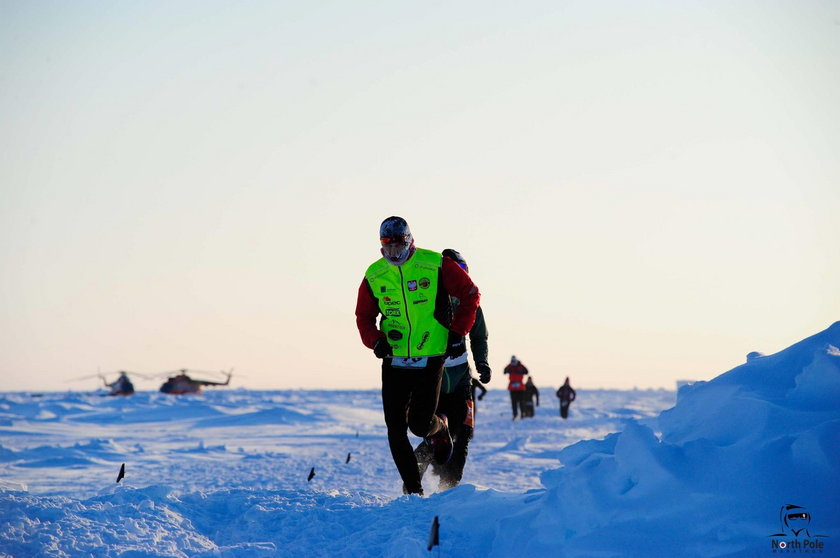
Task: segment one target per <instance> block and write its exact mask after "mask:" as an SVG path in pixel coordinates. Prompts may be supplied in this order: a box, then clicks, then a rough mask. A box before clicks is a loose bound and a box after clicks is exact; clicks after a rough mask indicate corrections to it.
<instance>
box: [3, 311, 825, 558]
mask: <svg viewBox="0 0 840 558" xmlns="http://www.w3.org/2000/svg"><path fill="white" fill-rule="evenodd" d="M837 347H840V322H839V323H835V324H834V325H833V326H831V327H830V328H829V329H827V330H826V331H824V332H822V333H820V334H818V335H815V336H813V337H810V338H808V339H806V340H804V341H802V342H800V343H797V344H796V345H794V346H792V347H790V348H789V349H787V350H785V351H782V352H780V353H777V354H775V355H769V356H760V355H753V356H752V357H751V358H750V360H749V361H748V362H746V363H745V364H743V365H741V366H738V367H736V368H734V369H733V370H731V371H730V372H728V373H726V374H723V375H721V376H719V377H717V378H715V379H714V380H712V381H710V382H705V383H698V384H694V385H692V386H688V387H685V388H683V389H681V391H680V394H679V402H678V404H677V405H676V406H675V407H674V403H675V400H676V394H675V393H674V392H668V391H587V390H583V389H581V390H579V391H578V400H577V401H576V402H575V403H574V404H573V406H572V414H571V416H570V418H569V419H568V420H565V421H564V420H562V419H561V418H560V417H559V415H558V410H557V402H556V398H555V397H554V394H553V392H554V390H555V389H556V388H557V387H558V386H540V387H541V389H542V405H541V406H540V407H539V408H538V409H537V414H536V417H535V418H533V419H526V420H523V421H517V422H513V421H511V415H510V404H509V400H508V397H507V393H506V392H505V391H502V390H491V391H490V392H489V393H488V395H487V396H486V397H485V398H484V400H483V401H481V402H479V404H478V424H477V427H476V435H475V438H474V440H473V442H472V444H471V446H470V449H471V451H470V457H469V461H468V463H467V468H466V471H465V474H464V479H463V483H462V484H461V485H460V486H459V487H457V488H455V489H452V490H448V491H443V492H438V491H436V479H435V478H434V477H432V476H427V478H425V479H424V484H425V487H426V493H427V496H426V497H423V498H421V497H417V496H404V495H402V494H401V490H400V487H401V482H400V481H399V478H398V475H397V473H396V469H395V467H394V465H393V462H392V460H391V457H390V454H389V452H388V447H387V442H386V439H385V428H384V424H383V420H382V414H381V409H380V401H379V394H378V392H376V391H275V392H271V391H247V390H237V389H218V390H208V391H207V392H206V393H205V394H204V395H201V396H167V395H164V394H159V393H149V392H141V393H138V394H136V395H134V396H132V397H126V398H121V397H118V398H111V397H101V396H97V395H89V394H80V393H45V394H40V395H39V394H25V393H5V394H0V555H2V556H15V557H25V556H88V555H93V556H125V557H141V556H231V557H232V556H309V557H320V556H325V557H326V556H331V557H332V556H353V557H356V556H370V557H379V556H394V557H402V556H417V557H420V556H430V555H431V556H453V557H455V556H457V557H459V558H464V557H470V556H476V557H483V556H491V557H510V556H528V557H541V556H551V557H562V556H587V557H588V556H643V555H644V556H704V557H706V556H770V555H773V554H777V553H786V554H790V553H792V552H798V553H805V551H806V550H807V551H808V553H813V554H823V555H825V556H840V505H838V502H840V405H839V404H840V350H838V348H837ZM746 349H750V348H746ZM746 352H747V351H746V350H745V354H746ZM733 364H735V363H733ZM371 366H372V367H373V368H372V373H374V372H375V366H376V363H375V362H373V361H372V362H371ZM498 372H499V371H497V374H498ZM499 376H500V375H499ZM574 379H575V378H574V376H573V377H572V380H573V385H574ZM499 384H501V380H500V379H499V378H498V377H497V379H496V380H494V385H499ZM672 407H673V408H672ZM348 456H349V461H348ZM123 463H125V478H124V479H123V480H122V481H121V482H119V483H117V482H116V479H117V474H118V471H119V469H120V465H121V464H123ZM313 467H314V472H315V476H314V477H313V478H312V479H311V480H307V479H308V476H309V474H310V471H311V470H312V468H313ZM789 505H796V506H801V508H790V509H789V510H788V509H787V508H786V506H789ZM803 513H806V514H807V515H802V514H803ZM435 516H438V517H439V520H440V546H438V547H435V548H434V549H433V550H432V551H431V552H429V551H428V550H427V541H428V536H429V529H430V526H431V523H432V520H433V518H434V517H435ZM788 516H790V517H789V518H788ZM786 519H787V521H785V520H786ZM806 523H807V525H806V526H805V528H804V530H802V531H798V527H797V526H799V527H801V526H803V525H805V524H806ZM797 531H798V535H797V534H796V532H797Z"/></svg>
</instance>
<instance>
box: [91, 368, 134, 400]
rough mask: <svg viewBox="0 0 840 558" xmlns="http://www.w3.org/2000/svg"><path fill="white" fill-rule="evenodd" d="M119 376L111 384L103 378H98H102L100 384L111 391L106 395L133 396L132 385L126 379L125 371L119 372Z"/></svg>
mask: <svg viewBox="0 0 840 558" xmlns="http://www.w3.org/2000/svg"><path fill="white" fill-rule="evenodd" d="M119 374H120V375H119V376H117V379H116V380H114V381H113V382H111V383H108V380H106V379H105V376H102V375H100V376H99V377H100V378H102V383H104V384H105V387H107V388H110V389H111V392H110V393H108V395H133V394H134V384H132V383H131V380H130V379H129V378H128V373H127V372H126V371H125V370H120V372H119Z"/></svg>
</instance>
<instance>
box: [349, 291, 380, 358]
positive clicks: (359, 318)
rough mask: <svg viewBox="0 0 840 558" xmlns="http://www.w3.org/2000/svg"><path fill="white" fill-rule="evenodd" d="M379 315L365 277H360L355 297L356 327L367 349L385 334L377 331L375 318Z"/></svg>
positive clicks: (377, 306) (377, 305) (376, 304)
mask: <svg viewBox="0 0 840 558" xmlns="http://www.w3.org/2000/svg"><path fill="white" fill-rule="evenodd" d="M378 316H379V304H378V303H377V301H376V298H375V297H374V296H373V293H372V292H371V290H370V285H368V282H367V279H362V284H361V285H359V294H358V296H357V297H356V327H357V328H359V335H361V337H362V343H364V345H365V347H367V348H368V349H372V348H373V346H374V345H376V342H377V341H379V339H380V338H381V337H385V334H384V333H382V332H381V331H379V327H377V324H376V318H377V317H378Z"/></svg>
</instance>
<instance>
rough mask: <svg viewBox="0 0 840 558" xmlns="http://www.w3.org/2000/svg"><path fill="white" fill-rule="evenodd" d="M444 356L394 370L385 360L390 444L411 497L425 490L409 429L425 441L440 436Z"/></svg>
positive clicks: (384, 401)
mask: <svg viewBox="0 0 840 558" xmlns="http://www.w3.org/2000/svg"><path fill="white" fill-rule="evenodd" d="M443 360H444V357H442V356H439V357H429V362H428V365H427V366H426V367H425V368H419V369H410V368H394V367H393V366H391V359H390V358H386V359H383V361H382V410H383V412H384V413H385V426H386V427H387V429H388V445H389V446H390V448H391V457H393V458H394V464H395V465H396V466H397V471H399V473H400V477H402V480H403V483H405V490H406V492H408V493H409V494H419V493H421V492H422V491H423V485H422V484H421V482H420V471H419V469H418V467H417V458H416V457H415V456H414V448H413V447H412V446H411V442H410V441H409V439H408V432H407V431H408V430H411V433H412V434H414V435H415V436H420V437H421V438H425V437H427V436H431V435H432V434H434V433H436V432H437V431H438V430H439V429H440V427H441V425H442V422H441V421H440V420H439V419H438V418H437V417H436V416H435V409H437V404H438V395H439V394H440V381H441V377H442V375H443Z"/></svg>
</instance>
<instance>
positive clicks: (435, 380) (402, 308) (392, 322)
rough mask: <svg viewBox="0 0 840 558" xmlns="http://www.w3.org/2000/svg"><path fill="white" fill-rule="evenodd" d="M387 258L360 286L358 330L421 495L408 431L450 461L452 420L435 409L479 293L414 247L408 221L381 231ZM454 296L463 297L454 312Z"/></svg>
mask: <svg viewBox="0 0 840 558" xmlns="http://www.w3.org/2000/svg"><path fill="white" fill-rule="evenodd" d="M379 238H380V242H381V245H382V247H381V250H380V252H381V254H382V256H383V257H382V258H380V259H379V260H377V261H375V262H374V263H372V264H371V265H370V266H369V267H368V269H367V271H366V272H365V277H364V279H362V283H361V285H359V291H358V294H357V297H356V326H357V327H358V329H359V335H360V336H361V338H362V343H363V344H364V345H365V346H366V347H367V348H369V349H373V353H374V355H376V357H377V358H380V359H382V410H383V413H384V415H385V426H386V427H387V430H388V445H389V447H390V449H391V456H392V457H393V459H394V464H395V465H396V466H397V471H399V474H400V477H401V478H402V481H403V492H405V493H406V494H421V495H422V494H423V485H422V483H421V480H420V471H419V468H418V465H417V458H416V457H415V455H414V448H413V447H412V446H411V441H410V440H409V439H408V430H411V432H412V433H413V434H414V435H416V436H420V437H422V438H424V439H425V441H426V443H427V444H428V446H429V447H430V448H431V449H432V453H433V458H434V460H435V462H437V463H440V464H443V463H446V462H448V461H449V459H450V458H451V456H452V438H451V437H450V435H449V428H448V421H447V418H446V416H444V415H437V414H435V411H436V409H437V405H438V397H439V395H440V386H441V379H442V376H443V363H444V360H445V359H446V357H447V356H449V357H458V356H460V355H462V354H464V352H465V351H466V345H465V343H464V337H465V336H466V335H467V333H469V331H470V329H472V327H473V324H474V322H475V315H476V310H477V309H478V305H479V301H480V298H481V294H480V293H479V291H478V287H476V286H475V283H473V282H472V279H470V276H469V275H467V273H466V271H464V270H463V269H461V267H460V266H459V265H458V264H457V263H455V262H454V261H453V260H452V259H450V258H447V257H444V256H443V255H442V254H440V253H437V252H432V251H431V250H423V249H420V248H416V247H415V246H414V237H413V235H412V234H411V230H410V229H409V227H408V223H407V222H406V221H405V219H403V218H402V217H397V216H393V217H388V218H387V219H385V220H384V221H383V222H382V224H381V225H380V227H379ZM450 297H455V298H457V299H458V301H459V304H458V306H457V308H455V310H454V313H453V311H452V307H451V305H450Z"/></svg>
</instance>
